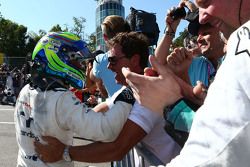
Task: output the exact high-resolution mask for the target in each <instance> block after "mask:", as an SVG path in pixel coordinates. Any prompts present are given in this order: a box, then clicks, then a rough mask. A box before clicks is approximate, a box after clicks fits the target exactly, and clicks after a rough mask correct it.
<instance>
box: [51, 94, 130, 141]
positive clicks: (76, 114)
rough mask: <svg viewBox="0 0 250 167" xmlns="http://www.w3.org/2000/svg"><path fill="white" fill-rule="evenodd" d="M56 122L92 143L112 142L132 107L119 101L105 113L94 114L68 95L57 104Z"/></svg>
mask: <svg viewBox="0 0 250 167" xmlns="http://www.w3.org/2000/svg"><path fill="white" fill-rule="evenodd" d="M57 103H58V104H57V109H56V114H57V122H58V124H59V126H60V127H61V128H64V129H67V130H71V131H73V132H75V133H76V134H77V135H79V136H80V137H83V138H86V139H91V140H94V141H104V142H108V141H113V140H114V139H116V137H117V136H118V134H119V133H120V131H121V129H122V127H123V125H124V123H125V122H126V120H127V117H128V115H129V112H130V111H131V108H132V106H131V105H128V104H127V103H125V102H122V101H119V102H117V103H116V105H114V106H113V107H112V108H111V109H110V110H109V111H107V112H105V113H101V112H94V111H93V110H91V109H88V108H86V107H85V106H84V104H82V103H80V102H79V100H77V99H76V98H75V97H73V96H72V95H70V93H67V94H65V95H64V96H63V97H61V98H60V99H59V100H58V102H57Z"/></svg>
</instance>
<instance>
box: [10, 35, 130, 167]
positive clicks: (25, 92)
mask: <svg viewBox="0 0 250 167" xmlns="http://www.w3.org/2000/svg"><path fill="white" fill-rule="evenodd" d="M91 56H92V54H91V53H90V52H89V50H88V48H87V47H86V43H85V42H84V41H82V40H80V39H79V38H78V37H77V36H76V35H74V34H72V33H68V32H57V33H49V34H47V35H45V36H44V37H42V38H41V39H40V40H39V42H38V43H37V45H36V47H35V49H34V51H33V55H32V61H33V63H32V64H33V65H32V72H31V76H32V82H31V83H30V84H27V85H26V86H25V87H24V88H23V89H22V90H21V92H20V94H19V97H18V100H17V103H16V109H15V113H14V119H15V127H16V138H17V143H18V147H19V152H18V159H17V166H40V167H45V166H60V167H61V166H67V167H68V166H73V163H72V162H71V160H70V157H69V155H68V154H67V153H68V147H66V148H65V150H64V156H63V158H64V159H63V160H62V161H59V162H56V163H44V162H43V161H42V157H41V156H39V155H38V154H37V153H36V151H35V150H34V145H33V142H34V141H40V142H43V140H42V139H41V136H42V135H50V136H54V137H57V138H58V139H59V140H60V141H61V142H62V143H64V144H65V145H72V142H73V135H74V133H76V134H77V135H79V136H80V137H84V138H88V139H93V140H97V141H112V140H114V139H115V138H116V137H117V135H118V133H119V132H120V130H121V128H122V126H123V125H124V123H125V121H126V119H127V117H128V114H129V112H127V111H130V110H131V108H132V105H124V104H125V103H126V102H122V101H121V99H120V100H117V101H116V106H114V107H113V108H112V109H110V110H109V111H108V112H106V114H105V115H104V114H103V113H96V112H94V111H92V110H91V109H88V108H86V106H85V105H84V104H82V103H81V102H80V101H79V100H78V99H77V98H76V97H75V96H74V94H73V93H72V92H71V91H70V90H69V86H70V85H71V86H73V87H75V88H78V89H82V88H83V82H84V81H83V79H84V73H83V72H82V71H81V70H80V66H81V63H82V62H83V61H84V60H85V59H88V58H91ZM119 104H120V105H119ZM117 108H123V109H124V110H121V111H120V112H117Z"/></svg>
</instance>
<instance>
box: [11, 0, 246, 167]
mask: <svg viewBox="0 0 250 167" xmlns="http://www.w3.org/2000/svg"><path fill="white" fill-rule="evenodd" d="M248 3H249V0H227V1H226V0H221V1H202V0H196V1H195V4H194V3H193V2H191V1H189V0H181V1H180V3H179V4H178V7H177V9H178V8H182V7H186V8H188V9H189V11H188V13H187V15H186V16H185V17H173V13H174V12H175V11H176V8H171V9H170V10H169V11H168V13H167V15H166V19H165V23H166V29H165V32H164V35H163V37H162V39H161V40H160V41H159V42H158V45H157V47H156V49H155V51H154V55H150V56H149V40H148V38H147V36H145V35H144V34H143V33H139V32H133V31H130V28H129V25H128V23H127V22H126V20H125V19H124V18H122V17H120V16H115V15H111V16H108V17H106V18H105V19H104V21H103V23H102V26H101V28H102V32H103V37H104V40H105V42H106V44H107V47H108V48H109V51H107V52H106V53H100V54H99V53H98V54H93V53H91V52H90V51H89V49H88V48H87V45H86V43H85V42H84V41H83V40H81V39H79V38H78V37H77V36H76V35H74V34H72V33H68V32H57V33H54V32H52V33H49V34H46V35H45V36H44V37H43V38H42V39H41V40H40V41H39V42H38V44H37V45H36V47H35V49H34V52H33V55H32V63H31V64H32V66H31V72H30V74H31V80H30V82H29V83H28V84H26V85H25V86H24V87H23V89H22V90H21V91H20V93H18V95H19V96H18V99H17V103H16V109H15V115H14V118H15V125H16V137H17V142H18V147H19V152H18V160H17V166H18V167H23V166H41V167H45V166H73V161H81V162H92V163H98V162H110V161H119V160H122V159H123V157H124V156H125V155H126V154H127V153H128V152H129V150H131V149H132V148H133V147H134V146H135V145H137V144H138V143H140V144H142V145H143V147H145V148H146V149H147V150H148V151H149V152H150V153H152V154H153V155H154V156H155V157H156V158H157V159H158V160H159V162H160V163H159V164H153V165H165V164H166V166H173V167H179V166H180V167H183V166H187V167H194V166H225V167H235V166H249V165H248V164H249V160H248V157H249V156H250V149H249V147H248V146H249V145H250V142H249V141H250V140H249V136H250V130H249V129H250V128H249V127H250V126H249V125H250V124H249V121H250V120H249V118H250V117H249V113H248V112H249V108H250V100H249V99H250V90H249V86H247V85H248V83H249V79H250V78H249V76H250V75H249V71H250V55H249V51H248V44H247V42H249V36H250V31H249V29H250V23H249V22H248V20H249V17H250V10H249V8H248V6H249V5H247V4H248ZM236 6H237V7H238V8H237V9H238V10H234V8H235V7H236ZM229 9H231V10H230V12H229ZM229 15H230V17H229ZM182 19H186V20H188V21H189V25H188V28H187V29H188V32H189V34H188V35H187V36H186V38H185V39H184V47H176V48H172V47H173V45H172V41H173V39H174V37H175V35H176V34H175V33H176V29H177V27H178V25H179V23H180V22H181V20H182ZM148 62H150V67H149V66H148ZM83 69H85V70H84V71H85V73H84V72H83ZM86 85H87V86H86ZM97 90H98V91H99V92H100V95H101V96H102V98H105V99H106V100H105V101H103V102H100V103H98V104H97V102H96V99H92V96H89V97H88V98H87V99H88V100H84V98H83V97H84V96H85V94H88V95H91V94H94V93H95V92H96V91H97ZM79 91H80V96H79V95H77V93H76V92H78V94H79ZM86 102H88V103H90V104H92V105H91V106H90V107H88V106H86ZM84 103H85V104H84ZM75 134H77V135H78V136H80V137H83V138H85V139H91V140H93V141H95V142H94V143H91V144H88V145H80V146H79V145H78V146H74V145H73V136H74V135H75ZM138 154H140V153H139V152H138ZM135 159H136V158H135ZM140 165H141V164H139V162H138V163H136V166H140ZM144 165H145V166H150V165H152V164H150V162H146V163H145V164H144Z"/></svg>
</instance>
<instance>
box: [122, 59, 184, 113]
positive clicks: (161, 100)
mask: <svg viewBox="0 0 250 167" xmlns="http://www.w3.org/2000/svg"><path fill="white" fill-rule="evenodd" d="M150 62H151V64H152V67H153V68H154V69H155V70H156V71H157V73H158V76H153V77H152V76H145V75H140V74H136V73H133V72H131V71H129V69H127V68H123V69H122V72H123V75H124V76H125V77H126V79H127V83H128V84H129V85H130V86H131V88H132V90H133V93H134V97H135V98H136V100H137V101H138V102H139V103H140V104H142V105H143V106H146V107H147V108H149V109H150V110H152V111H155V112H160V113H162V112H163V108H164V107H165V106H167V105H170V104H173V103H174V102H176V101H177V100H178V99H179V98H181V97H182V95H181V88H180V86H179V84H178V82H177V80H176V76H175V75H174V74H173V72H172V71H171V70H170V69H169V68H168V67H167V66H164V65H162V64H160V63H159V62H158V61H157V60H156V58H155V57H154V56H150Z"/></svg>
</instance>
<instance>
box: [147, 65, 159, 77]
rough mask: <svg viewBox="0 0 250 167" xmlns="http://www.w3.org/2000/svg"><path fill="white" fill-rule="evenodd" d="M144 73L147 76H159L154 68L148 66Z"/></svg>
mask: <svg viewBox="0 0 250 167" xmlns="http://www.w3.org/2000/svg"><path fill="white" fill-rule="evenodd" d="M144 75H145V76H158V74H157V72H156V71H155V70H154V69H153V68H150V67H146V68H145V69H144Z"/></svg>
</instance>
